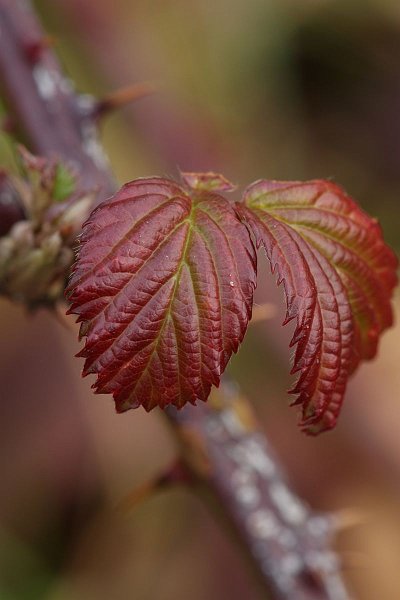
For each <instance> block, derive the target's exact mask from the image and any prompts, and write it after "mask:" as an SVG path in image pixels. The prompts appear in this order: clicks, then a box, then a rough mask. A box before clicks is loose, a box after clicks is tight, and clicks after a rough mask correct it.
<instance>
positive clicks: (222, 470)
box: [0, 0, 348, 600]
mask: <svg viewBox="0 0 400 600" xmlns="http://www.w3.org/2000/svg"><path fill="white" fill-rule="evenodd" d="M46 39H47V38H46V37H45V34H44V33H43V32H42V30H41V28H40V25H39V24H38V22H37V20H36V18H35V16H34V14H33V12H32V11H31V9H30V7H29V3H28V2H27V1H26V0H0V82H1V84H2V86H3V90H4V94H5V98H6V101H7V103H8V106H9V109H10V111H11V112H12V113H13V117H14V120H15V122H16V123H18V126H19V128H20V130H21V133H22V134H23V136H24V137H25V138H26V139H27V141H28V143H29V145H30V148H31V149H32V150H33V151H35V152H36V153H38V154H43V155H47V156H49V155H54V154H55V155H57V156H58V157H59V158H61V159H64V160H67V161H69V162H72V163H73V164H74V166H75V168H76V169H77V170H78V171H79V173H80V175H81V181H82V185H83V186H84V187H85V188H86V189H87V188H92V187H93V186H95V187H96V188H97V189H98V200H99V201H101V200H103V199H104V198H106V197H107V196H108V195H110V194H111V193H112V192H113V191H114V188H115V184H114V181H113V178H112V175H111V172H110V170H109V168H108V165H107V160H106V158H105V155H104V153H103V150H102V148H101V145H100V143H99V141H98V136H97V127H96V110H95V107H96V101H95V100H94V99H93V98H91V97H90V96H87V95H84V96H82V95H78V94H77V93H76V92H75V91H74V89H73V87H72V85H71V82H70V81H69V80H67V79H66V78H65V76H64V75H63V74H62V71H61V69H60V66H59V64H58V61H57V60H56V58H55V56H54V54H53V52H52V50H51V48H50V47H49V44H48V43H46ZM42 40H44V42H43V44H42ZM32 49H35V51H34V52H32ZM166 414H167V417H168V420H169V422H170V425H171V427H172V430H173V432H174V433H175V435H176V438H177V440H178V441H179V443H180V447H181V452H182V460H184V461H185V464H186V465H187V467H188V469H189V470H190V472H191V473H192V474H193V477H194V478H196V479H197V481H199V482H201V485H202V487H203V488H204V489H206V490H207V494H206V495H207V496H208V497H212V498H213V504H214V505H218V506H219V510H220V511H223V514H224V520H225V521H226V522H228V523H229V527H230V529H231V530H232V531H233V532H234V533H235V536H236V537H237V539H239V541H240V543H241V546H242V548H243V549H244V551H245V554H246V555H247V557H248V559H249V560H250V561H251V563H252V564H253V566H254V568H255V569H256V571H257V573H258V575H259V578H260V580H261V581H262V583H263V586H264V591H265V593H268V594H271V595H272V597H273V598H275V599H277V600H278V599H280V600H283V599H286V600H289V599H294V598H296V600H346V599H347V598H348V594H347V592H346V589H345V586H344V583H343V581H342V578H341V575H340V566H339V561H338V557H337V556H336V555H335V553H334V552H332V550H331V549H330V543H331V540H332V537H333V535H334V530H335V520H334V518H333V517H331V516H329V515H325V514H316V513H313V512H312V511H311V510H310V509H309V507H308V506H306V505H305V504H304V503H303V502H302V501H301V500H300V499H299V498H298V497H296V496H295V494H294V493H293V492H292V491H291V490H290V488H289V486H288V484H287V482H286V480H285V478H284V476H283V474H282V470H281V468H280V466H279V465H278V463H277V460H276V457H275V456H274V453H273V452H272V450H271V448H270V447H269V444H268V442H267V440H266V438H265V435H264V434H263V433H261V428H260V427H259V426H258V425H257V424H256V423H255V421H254V417H253V415H252V413H251V409H250V407H249V405H248V402H247V401H246V400H245V399H244V398H243V397H242V396H241V395H240V394H239V393H238V391H237V389H236V387H235V385H233V384H231V383H227V382H225V383H223V384H222V386H221V389H220V390H219V391H217V392H215V394H214V396H213V399H212V400H211V402H209V403H208V404H204V405H201V406H197V407H192V406H189V407H187V408H184V409H182V410H181V411H177V410H174V409H169V410H167V411H166Z"/></svg>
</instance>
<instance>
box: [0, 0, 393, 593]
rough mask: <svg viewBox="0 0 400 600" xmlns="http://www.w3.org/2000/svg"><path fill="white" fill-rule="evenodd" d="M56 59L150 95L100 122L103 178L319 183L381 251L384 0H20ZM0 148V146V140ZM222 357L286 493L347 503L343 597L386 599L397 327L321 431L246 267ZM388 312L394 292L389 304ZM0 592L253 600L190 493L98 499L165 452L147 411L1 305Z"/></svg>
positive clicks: (388, 49)
mask: <svg viewBox="0 0 400 600" xmlns="http://www.w3.org/2000/svg"><path fill="white" fill-rule="evenodd" d="M35 5H36V7H37V9H38V10H39V12H40V14H41V16H42V19H43V21H44V23H45V26H46V29H47V30H48V32H49V33H50V34H51V35H53V36H54V37H55V38H56V48H57V51H58V52H59V55H60V56H61V60H62V62H63V64H64V66H65V67H66V68H67V70H68V71H69V73H70V75H71V77H72V78H73V79H74V80H76V82H77V85H78V87H79V89H80V90H81V91H84V92H88V93H93V94H95V95H99V96H102V95H104V94H105V93H108V92H109V91H111V90H113V89H115V88H117V87H118V86H121V85H126V84H128V83H131V82H135V81H140V80H152V81H155V82H156V83H157V86H158V90H159V91H158V93H157V94H155V95H153V96H151V97H149V98H146V99H143V100H141V101H139V102H137V103H136V104H135V105H133V106H132V107H131V108H126V109H124V110H123V111H121V113H120V114H118V115H115V116H112V117H111V118H109V120H108V121H107V122H106V124H105V126H104V128H103V139H104V143H105V146H106V149H107V151H108V152H109V155H110V157H111V161H112V167H113V169H114V171H115V172H116V174H117V177H118V179H119V181H120V182H121V183H122V182H124V181H127V180H130V179H133V178H135V177H138V176H145V175H153V174H167V175H172V176H174V175H176V174H177V170H178V168H179V169H181V170H208V169H212V170H220V171H221V172H223V173H224V174H225V175H226V176H227V177H228V178H230V179H231V180H233V181H235V182H237V183H239V184H240V185H241V186H243V185H245V184H247V183H249V182H250V181H252V180H254V179H258V178H261V177H266V178H274V179H280V178H282V179H307V178H317V177H325V178H326V177H332V178H334V180H335V181H338V182H340V183H341V184H342V185H344V187H345V188H346V189H347V191H348V192H349V193H350V194H352V195H353V196H354V197H355V198H357V199H358V200H359V202H360V203H361V205H362V206H363V207H364V208H365V209H366V210H368V211H369V212H370V213H371V214H373V215H374V216H376V217H377V218H379V220H380V221H381V223H382V225H383V228H384V231H385V237H386V239H387V241H388V242H389V243H390V244H391V245H392V246H394V247H395V248H396V249H397V250H400V236H399V220H400V211H399V198H400V4H399V2H398V0H369V1H368V0H363V1H358V0H343V1H340V0H213V1H209V0H113V1H112V2H110V0H37V2H36V3H35ZM0 157H1V158H2V162H3V163H5V164H7V163H8V162H9V161H10V153H9V148H8V147H7V143H6V142H5V141H4V140H2V141H1V145H0ZM262 272H263V276H262V283H261V284H260V286H259V289H258V291H257V298H256V300H257V302H258V303H262V302H265V301H268V302H272V303H274V304H276V306H277V316H276V318H274V319H272V320H269V321H266V322H265V323H261V324H258V325H257V326H252V327H250V331H249V333H248V336H247V338H246V341H245V343H244V345H243V347H242V350H241V352H240V354H239V355H238V356H236V357H235V358H234V360H233V361H232V364H231V367H230V370H231V372H232V373H233V374H234V376H235V377H236V378H237V379H238V380H239V382H240V384H241V386H242V388H243V389H244V390H245V391H246V393H247V394H248V395H249V396H250V397H251V399H252V400H253V401H254V404H255V405H256V408H257V411H258V413H259V415H260V418H261V420H262V423H263V424H264V427H265V431H266V433H267V435H268V436H269V438H270V439H271V441H272V442H273V444H274V446H275V448H276V451H277V452H278V454H279V456H280V457H281V459H282V460H283V462H284V464H285V465H286V468H287V471H288V473H289V475H290V478H291V480H292V482H293V485H294V487H295V489H296V490H297V491H298V492H299V493H300V494H302V495H303V497H304V498H305V499H306V500H307V501H308V502H309V503H310V504H312V505H313V506H314V507H315V508H317V509H325V510H328V511H340V510H342V509H348V508H351V509H354V511H355V513H356V514H359V515H360V517H365V519H364V522H363V523H362V524H361V525H359V526H358V527H355V528H352V529H351V530H347V531H345V532H343V533H341V534H339V536H338V540H337V547H338V549H339V550H340V551H341V552H342V554H343V560H344V566H345V575H346V578H347V580H348V582H349V586H350V588H351V590H352V592H353V596H354V598H357V599H360V600H378V599H379V600H381V599H382V600H397V599H398V598H400V392H399V390H400V369H399V364H400V344H399V340H400V326H399V325H397V327H395V328H393V329H392V330H391V331H390V332H388V333H386V334H385V335H384V337H383V340H382V343H381V347H380V353H379V357H378V358H377V359H376V360H375V361H374V362H373V363H371V364H369V365H365V366H363V367H362V368H361V369H360V371H359V372H358V374H357V375H356V376H355V377H354V378H353V380H352V382H351V384H350V386H349V390H348V393H347V397H346V402H345V406H344V409H343V412H342V416H341V419H340V421H339V425H338V427H337V428H336V430H335V431H334V432H332V433H329V434H326V435H324V436H322V437H318V438H317V439H310V438H306V437H305V436H304V435H302V434H301V433H300V432H299V430H298V429H297V427H296V412H295V409H289V408H288V401H289V398H288V396H287V394H286V389H287V388H288V387H289V385H290V382H291V378H290V376H289V375H288V373H289V367H288V364H289V356H290V353H289V350H288V348H287V343H288V340H289V337H290V327H288V328H285V329H282V328H281V327H280V323H281V321H282V318H283V313H284V309H283V301H282V294H281V292H280V290H276V288H275V285H274V283H273V280H272V277H271V276H270V275H269V273H268V269H267V268H266V267H265V268H264V269H263V270H262ZM396 310H397V313H398V312H399V310H400V299H399V295H397V298H396ZM0 327H1V344H0V398H1V400H2V401H1V404H0V411H1V419H0V448H1V452H0V472H1V480H2V486H1V489H2V493H1V495H0V598H1V599H2V600H3V599H4V600H31V599H32V600H34V599H46V600H105V599H109V598H112V599H113V600H125V599H128V598H129V599H130V598H132V599H133V598H134V599H135V600H173V599H174V600H181V599H187V598H189V599H190V600H206V599H207V600H219V599H221V598H227V599H228V598H229V600H242V599H243V598H245V599H246V600H247V599H248V600H253V599H254V600H258V599H259V595H258V591H257V589H256V587H255V585H254V583H253V581H252V579H251V576H250V575H249V574H248V573H247V572H246V571H245V569H244V566H243V565H242V561H241V558H240V556H239V554H238V552H237V551H236V549H235V548H234V547H232V545H231V543H230V540H229V539H227V538H226V536H225V534H224V532H223V531H221V529H220V527H219V525H218V524H217V523H216V522H215V521H214V520H213V518H212V517H211V516H210V515H208V513H207V511H206V510H205V508H204V507H203V506H202V504H201V503H200V501H199V500H198V499H196V498H194V497H193V496H191V495H190V493H188V492H186V491H184V490H181V489H176V490H171V491H168V492H164V493H162V494H160V495H159V496H157V497H154V498H152V499H151V500H149V501H148V502H147V503H144V504H143V505H141V506H140V507H138V508H137V509H136V510H135V511H134V512H132V513H131V514H130V515H129V516H128V517H125V516H124V517H122V516H118V515H117V514H116V513H115V512H114V511H113V507H114V506H115V504H116V503H117V502H118V500H119V499H121V497H123V496H124V495H125V494H126V493H128V492H129V491H130V490H131V489H132V488H133V487H135V486H136V485H138V484H140V483H141V482H144V481H146V480H147V479H149V478H150V477H151V476H152V475H154V474H156V473H157V472H158V471H159V469H161V468H162V467H165V466H166V465H168V464H169V462H170V461H171V459H172V458H173V456H174V454H175V449H174V444H173V440H172V439H171V437H170V434H169V431H168V430H167V428H166V426H165V424H164V420H163V418H162V415H160V414H158V413H157V412H156V411H155V412H153V413H151V414H149V415H148V414H145V413H144V411H142V410H137V411H131V412H129V413H126V414H124V415H116V414H115V412H114V408H113V404H112V401H111V399H110V398H109V397H106V396H98V397H95V396H93V395H92V393H91V391H90V383H91V382H90V381H89V380H81V378H80V369H81V367H82V364H81V361H80V360H78V359H74V358H73V356H74V354H75V352H76V351H77V350H78V343H77V342H76V341H75V339H74V336H73V335H71V333H70V332H68V331H67V330H66V329H64V328H62V327H61V325H60V324H59V323H57V322H56V321H55V319H54V318H51V317H50V316H49V315H47V314H45V313H44V312H40V313H38V314H36V315H35V316H30V317H28V316H27V315H26V314H25V313H24V311H23V310H22V309H20V308H19V307H15V306H12V305H10V303H8V302H6V301H4V300H1V301H0Z"/></svg>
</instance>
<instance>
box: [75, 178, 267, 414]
mask: <svg viewBox="0 0 400 600" xmlns="http://www.w3.org/2000/svg"><path fill="white" fill-rule="evenodd" d="M198 180H202V176H201V174H200V175H199V177H198V178H197V179H196V182H197V181H198ZM189 186H190V182H188V183H187V185H186V186H180V185H178V184H177V183H175V182H173V181H171V180H169V179H162V178H151V179H138V180H135V181H133V182H131V183H128V184H127V185H125V186H124V187H123V188H122V189H121V190H120V191H119V192H117V193H116V194H115V195H114V196H113V197H112V198H111V199H110V200H108V201H107V202H105V203H103V204H102V205H100V206H99V207H98V208H97V209H96V210H95V211H94V212H93V213H92V215H91V217H90V219H89V220H88V222H87V223H86V224H85V225H84V227H83V233H82V236H81V239H80V249H79V254H78V258H77V261H76V263H75V268H74V271H73V274H72V277H71V281H70V284H69V286H68V288H67V296H68V298H69V300H70V301H71V303H72V306H71V310H70V312H73V313H76V314H77V315H78V316H79V319H78V320H79V321H81V322H82V325H81V335H82V336H86V344H85V347H84V348H83V350H82V351H81V352H80V354H79V355H80V356H83V357H84V358H85V359H86V362H85V368H84V375H86V374H88V373H96V374H97V380H96V382H95V383H94V385H93V387H94V389H95V391H96V392H97V393H112V394H113V395H114V399H115V403H116V408H117V411H118V412H123V411H125V410H127V409H129V408H135V407H138V406H139V405H143V406H144V407H145V409H146V410H151V409H152V408H153V407H155V406H161V407H165V406H166V405H168V404H174V405H176V406H177V407H182V406H183V405H184V404H185V403H186V402H191V403H193V404H194V403H196V401H197V400H207V397H208V395H209V393H210V389H211V385H212V384H214V385H218V383H219V379H220V375H221V373H222V372H223V371H224V369H225V367H226V365H227V362H228V360H229V358H230V356H231V354H232V352H236V350H237V349H238V346H239V344H240V342H241V340H242V339H243V336H244V334H245V331H246V328H247V324H248V321H249V318H250V316H251V307H252V299H253V290H254V287H255V277H256V255H255V249H254V245H253V243H252V241H251V238H250V235H249V233H248V230H247V228H246V226H245V225H244V224H243V223H241V222H240V220H239V219H238V217H237V214H236V212H235V210H234V208H233V206H232V204H231V203H229V202H228V201H227V200H226V199H225V198H223V197H222V196H221V195H219V194H217V193H214V192H212V191H209V190H204V189H197V190H194V189H190V187H189Z"/></svg>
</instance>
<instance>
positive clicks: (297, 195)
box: [238, 180, 397, 434]
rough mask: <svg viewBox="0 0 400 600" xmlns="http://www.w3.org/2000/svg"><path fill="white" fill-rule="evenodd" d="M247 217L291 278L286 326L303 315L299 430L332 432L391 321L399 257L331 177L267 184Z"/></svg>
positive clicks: (297, 366)
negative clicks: (352, 378) (358, 372)
mask: <svg viewBox="0 0 400 600" xmlns="http://www.w3.org/2000/svg"><path fill="white" fill-rule="evenodd" d="M238 212H239V213H240V214H241V215H242V217H243V218H244V219H245V220H247V222H248V224H249V226H250V228H251V229H252V230H253V232H254V234H255V236H256V240H257V246H260V244H263V246H264V248H265V251H266V254H267V256H268V259H269V261H270V263H271V268H272V272H273V273H274V272H275V271H276V272H277V274H278V284H280V283H282V282H283V285H284V289H285V293H286V300H287V313H286V318H285V321H284V324H285V323H288V322H289V321H290V320H292V319H294V318H296V319H297V325H296V329H295V332H294V335H293V338H292V341H291V346H293V345H295V344H297V347H296V352H295V356H294V366H293V369H292V373H295V372H300V376H299V379H298V381H297V384H296V386H295V388H294V389H293V390H291V393H295V394H299V396H298V399H297V400H296V401H295V404H301V405H302V409H303V419H302V421H301V423H300V425H301V426H302V427H303V428H304V429H305V430H306V431H307V432H308V433H314V434H315V433H319V432H320V431H323V430H326V429H330V428H332V427H333V426H334V425H335V423H336V420H337V416H338V414H339V411H340V407H341V404H342V400H343V395H344V392H345V388H346V384H347V380H348V377H349V375H350V374H351V373H352V372H353V371H354V369H355V368H356V366H357V365H358V363H359V362H360V360H361V359H369V358H372V357H373V356H374V355H375V353H376V350H377V343H378V338H379V335H380V333H381V332H382V331H383V330H384V329H386V328H387V327H389V326H390V325H391V323H392V311H391V306H390V298H391V294H392V290H393V288H394V286H395V285H396V281H397V280H396V273H395V271H396V266H397V260H396V258H395V256H394V254H393V253H392V251H391V250H390V249H389V248H388V247H387V246H386V245H385V243H384V242H383V239H382V233H381V229H380V226H379V225H378V224H377V222H376V220H375V219H372V218H371V217H369V216H368V215H367V214H366V213H364V212H363V211H362V210H361V209H360V208H359V207H358V206H357V204H356V203H355V202H354V201H353V200H352V199H351V198H349V196H347V195H346V194H345V192H344V191H343V190H342V189H341V188H340V187H338V186H337V185H335V184H333V183H330V182H328V181H323V180H316V181H310V182H306V183H302V182H279V181H258V182H256V183H254V184H252V185H251V186H250V187H249V188H248V189H247V190H246V192H245V194H244V204H242V205H239V206H238Z"/></svg>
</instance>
